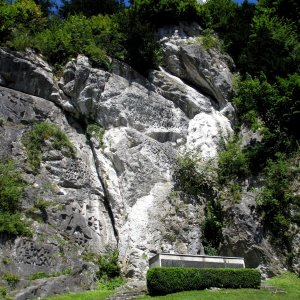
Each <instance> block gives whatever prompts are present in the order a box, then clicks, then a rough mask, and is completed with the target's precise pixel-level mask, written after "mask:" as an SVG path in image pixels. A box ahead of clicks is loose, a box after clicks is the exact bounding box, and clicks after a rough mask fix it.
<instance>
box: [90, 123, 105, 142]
mask: <svg viewBox="0 0 300 300" xmlns="http://www.w3.org/2000/svg"><path fill="white" fill-rule="evenodd" d="M104 132H105V130H104V128H102V127H101V126H100V125H98V124H89V125H88V126H87V128H86V135H87V137H88V138H89V139H90V138H92V137H93V138H95V139H96V140H97V141H98V143H99V147H100V148H103V146H104V143H103V136H104Z"/></svg>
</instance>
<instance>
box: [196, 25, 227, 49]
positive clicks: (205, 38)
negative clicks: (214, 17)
mask: <svg viewBox="0 0 300 300" xmlns="http://www.w3.org/2000/svg"><path fill="white" fill-rule="evenodd" d="M197 41H198V42H199V43H200V45H202V46H203V48H204V49H205V50H209V49H217V50H219V51H220V52H222V51H223V50H224V45H223V42H222V41H221V40H220V39H219V38H218V36H217V35H216V34H214V33H213V31H212V30H210V29H205V30H203V31H202V34H201V35H200V36H199V37H198V38H197Z"/></svg>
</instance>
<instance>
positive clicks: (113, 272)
mask: <svg viewBox="0 0 300 300" xmlns="http://www.w3.org/2000/svg"><path fill="white" fill-rule="evenodd" d="M118 257H119V251H118V250H116V249H111V248H110V247H108V248H107V252H106V253H104V254H101V255H99V254H96V253H93V252H85V253H83V254H82V256H81V258H82V259H83V260H85V261H91V262H93V263H94V264H96V265H98V267H99V271H98V272H97V277H98V278H99V279H102V280H103V281H104V284H105V282H107V281H108V280H109V279H111V278H115V277H119V276H120V272H121V270H120V266H119V263H118Z"/></svg>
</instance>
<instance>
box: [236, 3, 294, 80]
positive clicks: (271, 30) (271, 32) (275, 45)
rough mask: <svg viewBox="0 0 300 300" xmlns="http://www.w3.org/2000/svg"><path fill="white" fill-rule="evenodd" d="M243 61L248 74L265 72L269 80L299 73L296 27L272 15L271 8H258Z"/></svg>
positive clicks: (243, 67) (243, 66)
mask: <svg viewBox="0 0 300 300" xmlns="http://www.w3.org/2000/svg"><path fill="white" fill-rule="evenodd" d="M240 62H241V64H242V66H241V67H242V69H243V70H244V71H247V72H249V73H251V74H258V73H259V72H261V71H262V72H264V74H266V76H267V78H268V79H269V80H275V78H276V76H285V75H286V74H288V73H293V72H296V71H298V70H299V63H300V44H299V40H298V35H297V33H296V32H295V30H294V26H293V24H292V23H290V22H287V21H285V20H283V19H281V18H280V17H278V16H272V10H270V9H258V11H257V13H256V15H255V16H254V18H253V21H252V28H251V32H250V36H249V41H248V44H247V47H246V48H245V49H244V52H243V56H242V57H241V61H240Z"/></svg>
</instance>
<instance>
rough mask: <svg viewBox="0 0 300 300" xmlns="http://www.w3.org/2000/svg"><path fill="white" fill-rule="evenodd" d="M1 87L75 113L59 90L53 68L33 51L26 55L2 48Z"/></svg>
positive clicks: (0, 52) (0, 50)
mask: <svg viewBox="0 0 300 300" xmlns="http://www.w3.org/2000/svg"><path fill="white" fill-rule="evenodd" d="M0 76H1V80H0V85H2V86H6V87H8V88H11V89H14V90H17V91H20V92H24V93H26V94H30V95H33V96H38V97H41V98H44V99H47V100H51V101H53V102H55V103H57V104H58V105H60V106H61V107H63V108H64V109H65V110H66V111H72V112H75V110H74V108H73V107H72V105H70V103H69V102H68V101H66V100H65V97H64V95H63V93H61V92H60V91H59V89H58V86H57V84H56V82H55V78H54V76H53V74H52V69H51V67H50V66H49V65H48V64H47V63H46V62H45V61H44V60H43V59H42V58H41V57H40V56H38V55H36V54H35V53H34V52H33V51H31V50H27V51H26V52H25V53H20V52H16V51H12V50H9V49H7V48H0Z"/></svg>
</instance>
